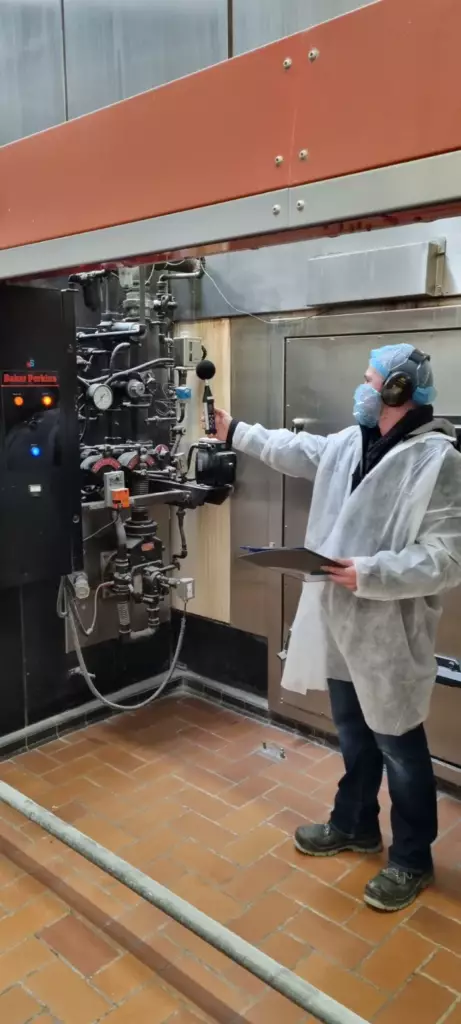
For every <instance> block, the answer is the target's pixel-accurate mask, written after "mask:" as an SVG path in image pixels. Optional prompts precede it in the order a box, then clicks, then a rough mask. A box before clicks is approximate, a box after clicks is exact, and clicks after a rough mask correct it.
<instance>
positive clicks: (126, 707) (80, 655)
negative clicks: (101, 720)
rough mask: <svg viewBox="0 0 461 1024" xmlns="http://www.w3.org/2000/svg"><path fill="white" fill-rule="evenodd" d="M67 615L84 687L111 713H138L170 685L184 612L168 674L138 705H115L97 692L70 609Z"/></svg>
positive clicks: (180, 643) (182, 634)
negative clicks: (110, 710) (109, 709)
mask: <svg viewBox="0 0 461 1024" xmlns="http://www.w3.org/2000/svg"><path fill="white" fill-rule="evenodd" d="M68 615H69V622H70V628H71V631H72V635H73V638H74V644H75V653H76V655H77V661H78V664H79V668H80V671H81V673H82V676H83V678H84V680H85V682H86V685H87V686H88V688H89V689H90V690H91V693H92V694H93V696H94V697H96V698H97V699H98V700H100V701H101V703H102V704H105V705H106V707H108V708H111V709H112V710H113V711H140V710H141V708H146V707H148V705H149V704H153V702H154V700H157V698H158V697H160V695H161V694H162V693H163V691H164V690H165V689H166V687H167V686H168V685H169V683H171V680H172V678H173V675H174V673H175V670H176V666H177V664H178V661H179V656H180V654H181V650H182V645H183V642H184V633H185V630H186V615H185V611H184V614H183V616H182V619H181V626H180V630H179V636H178V642H177V644H176V650H175V652H174V655H173V658H172V661H171V665H170V667H169V669H168V672H167V674H166V676H165V679H164V680H163V683H161V684H160V686H159V687H158V689H157V690H155V693H153V694H151V696H150V697H147V699H146V700H143V701H141V702H140V703H139V704H116V703H115V701H112V700H109V699H108V698H107V697H104V696H103V694H102V693H100V692H99V690H98V689H97V688H96V686H95V685H94V683H93V680H92V678H91V676H90V673H89V672H88V669H87V667H86V664H85V659H84V657H83V652H82V648H81V644H80V639H79V635H78V629H77V625H76V622H75V619H74V616H73V612H72V608H68Z"/></svg>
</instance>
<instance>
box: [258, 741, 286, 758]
mask: <svg viewBox="0 0 461 1024" xmlns="http://www.w3.org/2000/svg"><path fill="white" fill-rule="evenodd" d="M259 753H260V754H261V757H268V758H269V760H270V761H284V760H285V758H286V754H285V751H284V749H283V747H279V746H278V745H277V743H266V742H265V741H264V743H262V744H261V747H260V749H259Z"/></svg>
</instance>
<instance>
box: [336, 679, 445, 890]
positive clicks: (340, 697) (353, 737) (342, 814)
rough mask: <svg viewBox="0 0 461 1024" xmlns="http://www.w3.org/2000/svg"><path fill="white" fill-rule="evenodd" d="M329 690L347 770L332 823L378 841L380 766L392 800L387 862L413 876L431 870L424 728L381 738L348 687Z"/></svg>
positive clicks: (433, 807)
mask: <svg viewBox="0 0 461 1024" xmlns="http://www.w3.org/2000/svg"><path fill="white" fill-rule="evenodd" d="M329 690H330V700H331V707H332V713H333V721H334V723H335V725H336V728H337V730H338V733H339V742H340V747H341V753H342V755H343V759H344V764H345V768H346V774H345V775H344V776H343V778H342V779H341V781H340V783H339V787H338V792H337V795H336V800H335V805H334V809H333V812H332V815H331V822H332V824H333V825H334V826H335V827H336V828H338V829H340V831H341V832H345V833H346V834H347V835H350V836H354V837H358V836H371V837H376V838H378V837H379V835H380V829H379V821H378V815H379V810H380V808H379V803H378V792H379V788H380V785H381V780H382V776H383V768H384V765H385V766H386V771H387V779H388V784H389V793H390V797H391V802H392V810H391V823H392V846H391V847H390V850H389V863H390V864H393V865H394V866H396V867H399V868H401V869H403V870H404V871H411V872H414V873H417V874H422V873H424V872H426V871H430V870H431V869H432V856H431V844H432V843H433V842H434V840H435V839H436V837H437V795H436V786H435V779H434V773H433V770H432V763H431V758H430V754H429V748H428V745H427V739H426V733H425V731H424V728H423V726H422V725H419V726H418V727H417V728H416V729H412V730H411V731H410V732H406V733H404V735H403V736H382V735H380V734H379V733H375V732H372V731H371V729H370V728H369V727H368V725H367V724H366V722H365V719H364V717H363V714H362V711H361V708H360V704H359V702H358V699H357V695H356V692H355V689H354V686H353V684H352V683H346V682H342V681H338V680H330V682H329Z"/></svg>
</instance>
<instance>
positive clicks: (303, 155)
mask: <svg viewBox="0 0 461 1024" xmlns="http://www.w3.org/2000/svg"><path fill="white" fill-rule="evenodd" d="M308 156H309V150H308V149H300V150H299V153H298V157H299V159H300V160H307V158H308Z"/></svg>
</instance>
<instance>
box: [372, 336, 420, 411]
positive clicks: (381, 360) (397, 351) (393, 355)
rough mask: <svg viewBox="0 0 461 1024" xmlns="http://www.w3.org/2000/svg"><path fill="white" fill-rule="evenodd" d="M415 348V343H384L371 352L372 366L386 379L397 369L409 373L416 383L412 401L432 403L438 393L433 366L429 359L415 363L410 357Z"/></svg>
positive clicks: (418, 403)
mask: <svg viewBox="0 0 461 1024" xmlns="http://www.w3.org/2000/svg"><path fill="white" fill-rule="evenodd" d="M414 350H415V346H414V345H408V344H407V343H405V342H402V343H401V344H399V345H383V346H382V348H375V349H373V351H372V352H371V354H370V366H371V367H373V369H374V370H376V371H377V373H379V374H381V377H384V379H386V377H388V376H389V374H390V373H394V371H395V370H403V371H404V372H405V373H408V375H409V376H410V377H411V380H412V381H413V383H414V391H413V394H412V396H411V397H412V401H413V402H416V403H417V405H430V404H431V402H433V401H434V399H435V397H436V395H437V392H436V390H435V387H434V376H433V373H432V367H431V364H430V362H429V360H426V362H424V363H414V362H413V361H412V360H410V358H409V357H410V356H411V353H412V352H414Z"/></svg>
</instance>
